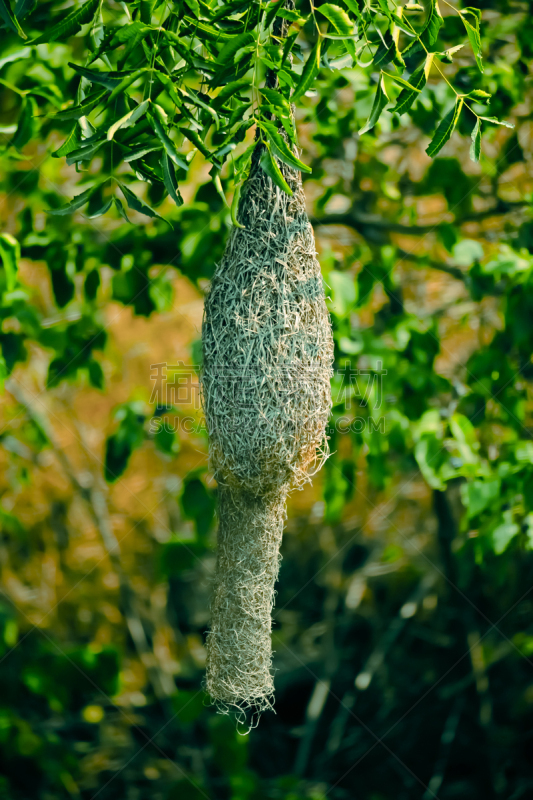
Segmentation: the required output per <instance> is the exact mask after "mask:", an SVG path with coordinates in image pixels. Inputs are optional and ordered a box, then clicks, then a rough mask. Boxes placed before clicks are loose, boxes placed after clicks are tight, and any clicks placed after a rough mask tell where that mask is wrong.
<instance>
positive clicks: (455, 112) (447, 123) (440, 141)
mask: <svg viewBox="0 0 533 800" xmlns="http://www.w3.org/2000/svg"><path fill="white" fill-rule="evenodd" d="M463 103H464V100H462V99H459V100H457V101H456V103H455V105H454V107H453V108H452V109H451V110H450V111H448V113H447V114H446V116H445V117H443V118H442V120H441V122H440V125H439V126H438V128H437V130H436V131H435V134H434V136H433V139H432V140H431V142H430V144H429V145H428V146H427V147H426V153H427V154H428V156H431V158H433V156H436V155H437V153H438V152H439V151H440V150H442V148H443V147H444V145H445V144H446V142H447V141H448V140H449V139H450V137H451V135H452V133H453V132H454V130H455V127H456V125H457V122H458V120H459V116H460V114H461V110H462V108H463Z"/></svg>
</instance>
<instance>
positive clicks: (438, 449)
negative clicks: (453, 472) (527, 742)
mask: <svg viewBox="0 0 533 800" xmlns="http://www.w3.org/2000/svg"><path fill="white" fill-rule="evenodd" d="M443 450H444V448H443V446H442V442H441V441H440V439H439V438H438V437H437V436H436V435H435V433H433V432H431V431H428V432H426V433H424V434H423V435H422V436H421V437H420V439H419V441H418V442H417V443H416V445H415V449H414V456H415V459H416V462H417V464H418V466H419V468H420V472H421V473H422V475H423V476H424V478H425V479H426V481H427V483H428V484H429V485H430V486H431V487H432V489H438V490H439V491H443V490H444V489H445V488H446V486H445V484H444V483H443V480H442V477H441V467H442V454H443Z"/></svg>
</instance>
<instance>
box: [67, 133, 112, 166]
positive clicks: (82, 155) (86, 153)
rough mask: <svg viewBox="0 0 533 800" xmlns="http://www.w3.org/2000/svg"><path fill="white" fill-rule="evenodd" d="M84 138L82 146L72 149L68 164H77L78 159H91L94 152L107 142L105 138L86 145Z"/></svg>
mask: <svg viewBox="0 0 533 800" xmlns="http://www.w3.org/2000/svg"><path fill="white" fill-rule="evenodd" d="M83 141H84V140H83V139H82V146H81V147H78V148H77V149H76V150H71V152H70V153H69V154H68V156H67V164H75V163H76V162H77V161H90V160H91V158H92V157H93V156H94V154H95V153H96V152H97V151H98V150H99V149H100V148H101V147H102V145H103V144H105V141H106V140H105V139H98V140H97V141H95V142H92V143H91V144H88V145H84V144H83Z"/></svg>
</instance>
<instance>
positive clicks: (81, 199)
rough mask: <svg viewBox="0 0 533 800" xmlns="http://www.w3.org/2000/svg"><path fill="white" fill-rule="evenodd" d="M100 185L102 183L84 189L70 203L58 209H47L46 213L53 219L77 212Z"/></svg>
mask: <svg viewBox="0 0 533 800" xmlns="http://www.w3.org/2000/svg"><path fill="white" fill-rule="evenodd" d="M104 183H105V181H104ZM102 185H103V184H102V183H99V184H97V185H96V186H92V187H91V188H90V189H86V190H85V191H84V192H82V193H81V194H78V195H76V197H74V198H73V199H72V200H71V201H70V203H67V204H66V205H64V206H61V207H60V208H49V209H47V211H46V213H47V214H50V215H51V216H55V217H64V216H65V215H66V214H72V212H73V211H77V209H78V208H81V207H82V206H84V205H85V203H88V202H89V198H90V196H91V195H92V194H93V193H94V192H95V191H96V190H97V189H98V188H99V187H100V186H102Z"/></svg>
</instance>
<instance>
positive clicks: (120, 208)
mask: <svg viewBox="0 0 533 800" xmlns="http://www.w3.org/2000/svg"><path fill="white" fill-rule="evenodd" d="M113 200H114V202H115V208H116V209H117V211H118V213H119V214H120V216H121V217H122V219H123V220H125V221H126V222H129V223H130V225H131V221H130V218H129V217H128V215H127V213H126V209H125V208H124V205H123V203H122V200H121V199H120V198H119V197H114V198H113Z"/></svg>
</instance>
